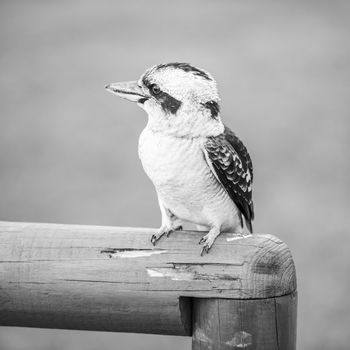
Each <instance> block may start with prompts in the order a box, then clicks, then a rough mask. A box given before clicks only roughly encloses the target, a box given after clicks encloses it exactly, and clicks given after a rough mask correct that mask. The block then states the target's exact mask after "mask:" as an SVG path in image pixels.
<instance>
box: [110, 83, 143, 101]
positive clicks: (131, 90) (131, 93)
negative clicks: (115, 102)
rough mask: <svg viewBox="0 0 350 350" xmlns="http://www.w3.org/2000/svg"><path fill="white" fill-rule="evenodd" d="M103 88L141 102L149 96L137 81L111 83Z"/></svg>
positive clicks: (127, 98)
mask: <svg viewBox="0 0 350 350" xmlns="http://www.w3.org/2000/svg"><path fill="white" fill-rule="evenodd" d="M105 88H106V89H107V90H108V91H109V92H111V93H113V94H116V95H117V96H119V97H121V98H125V99H126V100H129V101H132V102H139V103H143V102H145V101H146V100H147V99H148V98H149V96H147V95H146V94H145V93H144V92H143V91H142V89H141V88H140V87H139V86H138V84H137V81H126V82H123V83H112V84H108V85H106V86H105Z"/></svg>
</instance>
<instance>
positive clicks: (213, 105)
mask: <svg viewBox="0 0 350 350" xmlns="http://www.w3.org/2000/svg"><path fill="white" fill-rule="evenodd" d="M202 105H203V106H204V107H205V108H208V109H209V110H210V113H211V117H212V118H213V119H216V118H217V116H218V114H219V112H220V106H219V104H218V103H217V102H215V101H208V102H205V103H202Z"/></svg>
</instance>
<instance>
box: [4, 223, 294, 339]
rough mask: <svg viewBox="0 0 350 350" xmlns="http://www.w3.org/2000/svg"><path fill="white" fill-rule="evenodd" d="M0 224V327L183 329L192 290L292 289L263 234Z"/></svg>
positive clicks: (279, 256)
mask: <svg viewBox="0 0 350 350" xmlns="http://www.w3.org/2000/svg"><path fill="white" fill-rule="evenodd" d="M153 233H154V230H152V229H139V228H121V227H100V226H79V225H56V224H31V223H10V222H0V242H1V243H0V325H13V326H34V327H50V328H72V329H89V330H108V331H120V332H138V333H158V334H174V335H191V314H192V310H191V298H224V299H251V298H258V299H264V298H271V297H276V296H283V295H286V294H290V293H292V292H293V291H295V290H296V277H295V268H294V263H293V260H292V257H291V254H290V251H289V249H288V247H287V246H286V245H285V244H284V243H283V242H281V241H280V240H279V239H277V238H276V237H274V236H271V235H258V234H256V235H253V236H250V237H247V238H241V239H235V238H237V237H235V236H233V235H232V234H225V235H221V236H220V237H219V238H218V240H217V242H216V243H215V245H214V247H213V248H212V250H211V251H210V253H209V254H208V255H205V256H203V257H201V256H200V246H199V245H198V241H199V239H200V238H201V236H202V235H203V233H200V232H189V231H182V232H174V233H173V234H172V235H171V236H170V237H169V238H165V239H162V240H161V241H160V242H159V244H158V245H157V246H156V247H153V246H152V245H151V243H150V238H151V235H152V234H153Z"/></svg>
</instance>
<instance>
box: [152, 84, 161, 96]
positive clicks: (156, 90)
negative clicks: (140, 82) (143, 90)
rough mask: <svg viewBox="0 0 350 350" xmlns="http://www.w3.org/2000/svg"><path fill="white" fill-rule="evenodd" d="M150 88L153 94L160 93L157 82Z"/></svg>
mask: <svg viewBox="0 0 350 350" xmlns="http://www.w3.org/2000/svg"><path fill="white" fill-rule="evenodd" d="M151 90H152V92H153V93H154V94H155V95H158V94H159V93H160V87H159V86H158V85H157V84H153V85H152V86H151Z"/></svg>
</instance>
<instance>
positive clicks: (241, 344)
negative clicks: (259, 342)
mask: <svg viewBox="0 0 350 350" xmlns="http://www.w3.org/2000/svg"><path fill="white" fill-rule="evenodd" d="M225 344H226V345H229V346H234V347H235V348H240V349H244V348H247V347H248V346H250V345H252V344H253V337H252V335H251V334H250V333H248V332H245V331H239V332H236V333H235V334H234V335H233V338H232V339H231V340H230V341H227V342H226V343H225Z"/></svg>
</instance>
